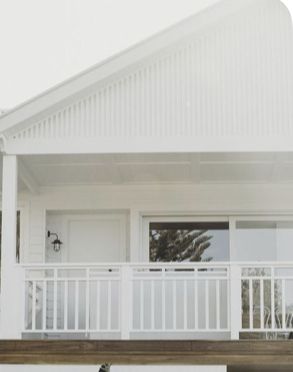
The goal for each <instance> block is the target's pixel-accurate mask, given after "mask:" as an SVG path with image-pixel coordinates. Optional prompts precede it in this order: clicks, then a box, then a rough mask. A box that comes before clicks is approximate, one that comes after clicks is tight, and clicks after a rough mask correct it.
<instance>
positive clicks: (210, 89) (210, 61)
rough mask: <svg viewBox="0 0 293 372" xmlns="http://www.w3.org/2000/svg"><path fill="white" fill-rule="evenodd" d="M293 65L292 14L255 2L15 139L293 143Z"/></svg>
mask: <svg viewBox="0 0 293 372" xmlns="http://www.w3.org/2000/svg"><path fill="white" fill-rule="evenodd" d="M292 65H293V33H292V25H291V19H290V16H289V13H288V12H287V10H286V9H285V7H284V6H283V5H282V4H281V3H280V2H279V1H277V0H266V1H256V2H255V3H253V2H248V5H247V7H244V8H243V9H242V10H241V11H239V12H238V13H236V14H233V15H227V16H226V17H225V18H222V19H220V20H219V21H218V22H217V24H215V25H214V26H213V27H210V28H209V29H206V30H203V31H202V32H201V33H200V34H199V33H196V34H194V35H190V37H188V38H184V40H182V41H181V42H180V43H177V44H176V45H171V46H169V47H168V48H166V49H165V50H162V51H161V53H158V54H156V55H153V56H151V57H150V58H148V59H146V60H144V61H141V63H140V64H139V65H135V66H130V67H129V70H128V71H124V72H122V73H120V74H119V75H117V76H115V77H113V78H112V79H111V81H109V80H108V82H104V83H103V85H101V84H99V85H97V86H96V89H95V90H93V91H91V93H88V94H87V95H86V96H84V97H82V98H79V99H78V100H76V101H74V102H72V103H70V104H68V105H67V106H66V107H64V108H62V109H59V110H58V111H56V112H53V113H52V114H50V115H49V116H47V117H45V118H44V119H42V120H41V121H38V122H36V123H33V124H32V125H31V126H29V127H27V128H26V129H24V130H22V131H20V132H18V133H13V134H11V137H10V138H11V139H12V140H25V139H29V140H33V139H36V140H37V139H40V138H66V137H95V136H98V137H116V136H121V137H124V136H130V137H131V136H132V137H137V136H142V137H143V136H165V137H168V136H188V137H189V136H203V137H205V136H274V135H280V136H287V135H290V136H291V135H293V125H292V124H293V123H292V121H293V104H292V100H293V72H292Z"/></svg>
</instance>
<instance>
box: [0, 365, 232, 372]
mask: <svg viewBox="0 0 293 372" xmlns="http://www.w3.org/2000/svg"><path fill="white" fill-rule="evenodd" d="M178 369H184V372H226V370H227V368H226V366H113V367H111V372H178ZM39 371H40V372H81V371H85V372H98V368H97V366H51V365H50V366H41V365H38V366H35V365H27V366H13V365H1V366H0V372H39Z"/></svg>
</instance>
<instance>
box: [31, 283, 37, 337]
mask: <svg viewBox="0 0 293 372" xmlns="http://www.w3.org/2000/svg"><path fill="white" fill-rule="evenodd" d="M36 287H37V285H36V281H35V280H33V281H32V330H33V331H35V329H36V301H37V299H36Z"/></svg>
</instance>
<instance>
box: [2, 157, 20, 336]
mask: <svg viewBox="0 0 293 372" xmlns="http://www.w3.org/2000/svg"><path fill="white" fill-rule="evenodd" d="M16 213H17V157H16V156H15V155H4V156H3V184H2V242H1V244H2V246H1V313H0V335H1V338H2V339H17V338H21V324H22V313H23V311H24V304H22V303H21V281H20V275H19V269H17V268H16Z"/></svg>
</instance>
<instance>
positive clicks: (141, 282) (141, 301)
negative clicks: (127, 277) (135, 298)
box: [140, 279, 144, 331]
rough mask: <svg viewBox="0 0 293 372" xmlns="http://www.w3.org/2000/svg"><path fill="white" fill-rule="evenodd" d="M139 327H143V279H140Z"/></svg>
mask: <svg viewBox="0 0 293 372" xmlns="http://www.w3.org/2000/svg"><path fill="white" fill-rule="evenodd" d="M140 329H141V330H142V331H143V329H144V285H143V279H140Z"/></svg>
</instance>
